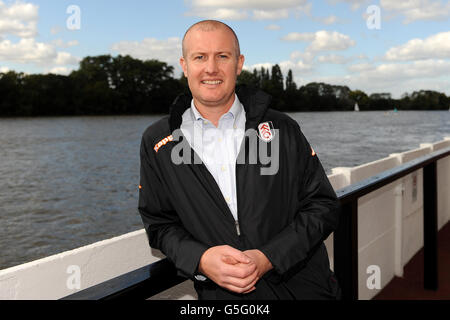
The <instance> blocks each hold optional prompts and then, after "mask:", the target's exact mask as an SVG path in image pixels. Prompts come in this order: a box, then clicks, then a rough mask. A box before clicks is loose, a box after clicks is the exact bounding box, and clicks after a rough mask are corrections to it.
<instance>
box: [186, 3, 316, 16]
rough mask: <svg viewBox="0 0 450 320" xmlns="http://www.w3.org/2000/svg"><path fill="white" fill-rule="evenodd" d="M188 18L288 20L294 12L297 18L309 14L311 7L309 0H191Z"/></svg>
mask: <svg viewBox="0 0 450 320" xmlns="http://www.w3.org/2000/svg"><path fill="white" fill-rule="evenodd" d="M187 3H188V6H190V7H191V9H190V11H188V12H187V13H185V15H187V16H197V17H201V18H206V19H220V20H244V19H249V18H252V19H255V20H275V19H286V18H288V17H289V14H290V13H291V12H292V13H293V14H294V15H296V16H297V17H298V16H300V15H301V14H305V13H306V14H307V13H309V11H310V8H311V5H310V4H309V3H308V2H307V0H278V1H273V0H191V1H187Z"/></svg>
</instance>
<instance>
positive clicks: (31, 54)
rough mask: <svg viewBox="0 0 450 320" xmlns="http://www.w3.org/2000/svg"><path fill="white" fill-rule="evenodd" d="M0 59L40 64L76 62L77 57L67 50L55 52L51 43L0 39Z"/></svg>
mask: <svg viewBox="0 0 450 320" xmlns="http://www.w3.org/2000/svg"><path fill="white" fill-rule="evenodd" d="M0 60H2V61H10V62H18V63H36V64H40V65H55V64H56V65H63V64H77V63H78V61H79V59H78V58H75V57H73V56H72V55H71V54H70V53H68V52H57V51H56V50H55V47H54V46H53V45H51V44H47V43H42V42H36V40H34V39H21V40H20V41H19V42H17V43H12V42H11V41H10V40H3V41H0Z"/></svg>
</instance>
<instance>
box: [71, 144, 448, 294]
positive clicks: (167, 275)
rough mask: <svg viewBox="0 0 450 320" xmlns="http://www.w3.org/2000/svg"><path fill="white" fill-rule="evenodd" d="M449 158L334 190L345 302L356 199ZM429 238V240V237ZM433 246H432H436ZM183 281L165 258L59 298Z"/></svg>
mask: <svg viewBox="0 0 450 320" xmlns="http://www.w3.org/2000/svg"><path fill="white" fill-rule="evenodd" d="M449 155H450V147H448V148H444V149H441V150H437V151H435V152H432V153H430V154H428V155H425V156H422V157H419V158H416V159H414V160H411V161H408V162H406V163H404V164H402V165H400V166H397V167H395V168H392V169H389V170H386V171H383V172H381V173H378V174H375V175H373V176H371V177H369V178H367V179H364V180H362V181H359V182H357V183H354V184H351V185H349V186H347V187H344V188H341V189H339V190H337V191H336V194H337V196H338V198H339V200H340V202H341V204H342V206H343V210H342V211H343V214H342V218H343V219H341V220H344V221H341V222H340V227H339V229H338V230H339V232H338V230H336V232H335V236H334V265H335V267H334V269H335V273H336V275H337V276H338V278H339V280H340V282H341V286H342V287H343V293H344V298H345V299H357V295H358V289H357V285H358V283H357V277H358V272H357V265H358V257H357V249H358V248H357V243H358V241H357V200H358V198H360V197H362V196H364V195H366V194H368V193H370V192H372V191H374V190H376V189H379V188H381V187H383V186H385V185H387V184H389V183H391V182H393V181H396V180H398V179H400V178H402V177H404V176H406V175H408V174H409V173H411V172H414V171H417V170H419V169H421V168H424V167H425V166H428V165H430V164H434V165H435V164H436V161H437V160H439V159H442V158H444V157H447V156H449ZM424 179H425V177H424ZM424 183H425V182H424ZM424 192H425V190H424ZM355 204H356V205H355ZM424 212H425V208H424ZM424 216H425V214H424ZM433 226H434V224H432V228H431V229H433ZM337 233H338V234H337ZM431 238H433V235H432V236H431ZM434 245H435V246H436V243H435V244H434ZM424 247H425V245H424ZM355 252H356V256H355ZM434 258H435V257H433V259H434ZM433 259H431V260H433ZM434 260H436V259H434ZM336 269H338V270H336ZM185 280H186V278H183V277H181V276H178V275H177V271H176V269H175V267H174V266H173V264H172V263H171V262H170V261H169V260H168V259H167V258H164V259H161V260H159V261H157V262H154V263H152V264H149V265H147V266H144V267H142V268H139V269H137V270H133V271H131V272H128V273H125V274H123V275H121V276H118V277H116V278H113V279H111V280H107V281H105V282H102V283H99V284H97V285H95V286H92V287H89V288H86V289H84V290H81V291H78V292H76V293H74V294H72V295H69V296H66V297H64V298H62V300H103V299H118V298H120V299H124V298H133V299H146V298H149V297H151V296H153V295H155V294H158V293H160V292H162V291H164V290H167V289H169V288H171V287H173V286H175V285H177V284H179V283H181V282H183V281H185ZM436 280H437V278H436ZM347 282H348V283H347Z"/></svg>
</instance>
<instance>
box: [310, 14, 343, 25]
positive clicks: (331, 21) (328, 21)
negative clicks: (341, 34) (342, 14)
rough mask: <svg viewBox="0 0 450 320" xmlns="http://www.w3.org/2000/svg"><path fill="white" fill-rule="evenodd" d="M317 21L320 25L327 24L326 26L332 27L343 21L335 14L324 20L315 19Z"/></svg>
mask: <svg viewBox="0 0 450 320" xmlns="http://www.w3.org/2000/svg"><path fill="white" fill-rule="evenodd" d="M315 20H316V21H318V22H320V23H323V24H326V25H331V24H336V23H339V22H341V20H340V19H339V18H338V17H336V16H335V15H333V14H332V15H331V16H328V17H324V18H318V17H317V18H315Z"/></svg>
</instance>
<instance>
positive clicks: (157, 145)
mask: <svg viewBox="0 0 450 320" xmlns="http://www.w3.org/2000/svg"><path fill="white" fill-rule="evenodd" d="M169 141H173V136H172V135H170V136H168V137H165V138H164V139H162V140H161V141H160V142H158V143H157V144H155V147H154V148H153V149H154V150H155V151H156V152H158V150H159V148H161V147H162V146H165V145H166V144H167V143H168V142H169Z"/></svg>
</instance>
